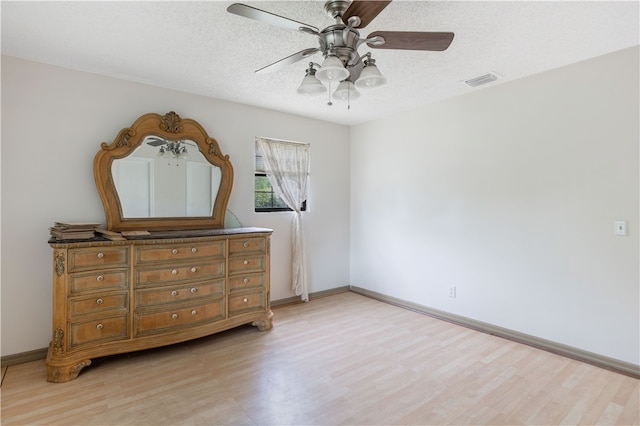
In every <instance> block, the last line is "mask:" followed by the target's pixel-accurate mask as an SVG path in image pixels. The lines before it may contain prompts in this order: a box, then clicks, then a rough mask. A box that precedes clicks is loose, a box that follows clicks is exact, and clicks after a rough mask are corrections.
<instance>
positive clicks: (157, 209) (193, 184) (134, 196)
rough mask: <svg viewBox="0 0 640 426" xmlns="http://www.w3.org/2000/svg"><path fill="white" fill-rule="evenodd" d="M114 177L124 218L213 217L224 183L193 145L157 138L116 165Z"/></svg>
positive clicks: (148, 141) (186, 141)
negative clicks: (221, 185)
mask: <svg viewBox="0 0 640 426" xmlns="http://www.w3.org/2000/svg"><path fill="white" fill-rule="evenodd" d="M111 175H112V177H113V183H114V185H115V187H116V191H117V196H118V198H119V200H120V205H121V208H122V216H123V218H169V217H204V216H211V215H212V214H213V207H214V204H215V201H216V196H217V194H218V189H219V188H220V180H221V170H220V168H219V167H216V166H213V165H212V164H210V163H209V162H208V161H207V160H206V158H205V157H204V156H203V155H202V153H201V152H200V151H199V149H198V146H197V144H196V143H195V142H194V141H192V140H168V139H163V138H160V137H158V136H147V137H146V138H145V139H144V140H143V142H142V144H140V146H139V147H138V148H136V149H135V151H134V152H133V153H132V154H131V155H129V156H127V157H125V158H119V159H114V160H113V162H112V165H111Z"/></svg>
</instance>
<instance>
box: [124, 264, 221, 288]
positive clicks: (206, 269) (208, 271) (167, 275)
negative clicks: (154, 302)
mask: <svg viewBox="0 0 640 426" xmlns="http://www.w3.org/2000/svg"><path fill="white" fill-rule="evenodd" d="M221 277H224V259H217V260H213V261H211V262H209V263H200V264H193V265H191V264H186V265H185V264H182V265H172V266H171V265H164V266H162V267H156V268H145V269H142V268H138V269H136V286H137V287H144V286H149V285H153V284H158V283H161V284H165V283H166V284H169V283H175V282H182V281H196V280H197V281H204V280H206V279H212V278H221Z"/></svg>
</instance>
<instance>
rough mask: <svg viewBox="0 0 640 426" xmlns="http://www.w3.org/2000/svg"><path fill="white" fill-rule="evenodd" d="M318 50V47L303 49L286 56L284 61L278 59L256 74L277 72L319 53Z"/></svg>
mask: <svg viewBox="0 0 640 426" xmlns="http://www.w3.org/2000/svg"><path fill="white" fill-rule="evenodd" d="M319 51H320V48H318V47H312V48H309V49H304V50H301V51H299V52H298V53H294V54H293V55H291V56H287V57H286V58H284V59H280V60H279V61H277V62H274V63H272V64H270V65H267V66H266V67H263V68H260V69H259V70H257V71H256V74H266V73H270V72H273V71H276V70H279V69H280V68H284V67H285V66H287V65H291V64H293V63H295V62H298V61H300V60H302V59H304V58H307V57H309V56H311V55H313V54H314V53H316V52H319Z"/></svg>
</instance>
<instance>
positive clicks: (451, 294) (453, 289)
mask: <svg viewBox="0 0 640 426" xmlns="http://www.w3.org/2000/svg"><path fill="white" fill-rule="evenodd" d="M449 297H453V298H455V297H456V286H454V285H450V286H449Z"/></svg>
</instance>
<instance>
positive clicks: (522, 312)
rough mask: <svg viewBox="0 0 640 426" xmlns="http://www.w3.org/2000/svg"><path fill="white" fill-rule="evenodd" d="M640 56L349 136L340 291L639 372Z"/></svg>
mask: <svg viewBox="0 0 640 426" xmlns="http://www.w3.org/2000/svg"><path fill="white" fill-rule="evenodd" d="M638 60H639V55H638V47H634V48H631V49H626V50H623V51H620V52H616V53H613V54H609V55H606V56H603V57H599V58H596V59H592V60H589V61H586V62H582V63H578V64H574V65H571V66H567V67H564V68H561V69H557V70H553V71H550V72H546V73H543V74H539V75H536V76H532V77H529V78H525V79H521V80H517V81H513V82H509V83H505V84H503V85H499V86H495V87H486V88H485V89H482V90H478V91H476V92H473V93H471V94H468V95H465V96H462V97H458V98H455V99H450V100H447V101H443V102H439V103H436V104H432V105H430V106H428V107H425V108H422V109H419V110H415V111H411V112H409V113H406V114H401V115H397V116H394V117H390V118H387V119H383V120H378V121H375V122H373V123H367V124H364V125H361V126H356V127H354V128H352V131H351V284H352V285H355V286H359V287H363V288H366V289H369V290H372V291H376V292H379V293H382V294H385V295H388V296H392V297H396V298H400V299H404V300H407V301H411V302H414V303H417V304H421V305H424V306H428V307H432V308H436V309H439V310H443V311H447V312H450V313H453V314H457V315H461V316H464V317H468V318H471V319H475V320H478V321H483V322H486V323H490V324H493V325H498V326H501V327H505V328H508V329H511V330H516V331H519V332H522V333H527V334H530V335H533V336H537V337H541V338H544V339H548V340H551V341H555V342H559V343H563V344H566V345H570V346H573V347H577V348H581V349H583V350H587V351H591V352H595V353H598V354H601V355H605V356H609V357H612V358H615V359H619V360H622V361H626V362H630V363H634V364H640V349H639V346H640V342H639V338H640V325H639V323H640V308H639V303H640V302H639V297H640V294H639V282H640V276H639V263H640V260H639V256H640V254H639V249H638V244H639V240H638V233H639V232H640V221H639V214H640V213H639V210H638V204H639V175H638V170H639V165H638V156H639V150H638V144H639V139H640V135H639V119H638V117H639V115H640V114H639V106H638V104H639V102H638V96H639V85H638V76H639V70H638ZM424 90H429V89H428V87H425V89H424ZM615 220H626V221H627V223H628V229H629V235H628V236H626V237H617V236H615V235H614V231H613V229H614V221H615ZM449 286H456V287H457V297H456V298H449V297H448V287H449Z"/></svg>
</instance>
